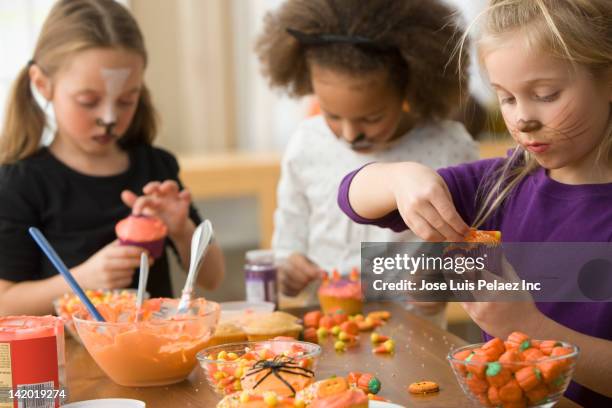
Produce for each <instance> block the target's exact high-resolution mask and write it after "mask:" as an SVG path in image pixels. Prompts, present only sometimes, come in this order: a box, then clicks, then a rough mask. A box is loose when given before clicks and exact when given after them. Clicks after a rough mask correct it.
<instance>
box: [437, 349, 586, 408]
mask: <svg viewBox="0 0 612 408" xmlns="http://www.w3.org/2000/svg"><path fill="white" fill-rule="evenodd" d="M559 343H560V344H561V345H562V347H566V348H569V349H571V350H572V351H571V353H569V354H565V355H562V356H556V357H550V356H545V357H543V358H540V359H537V360H535V361H518V362H503V363H498V364H499V365H497V366H493V367H491V370H492V371H489V373H495V372H496V371H497V370H498V369H500V368H501V370H505V371H507V373H498V374H499V375H500V376H505V379H504V380H500V381H501V382H505V383H506V384H507V383H508V382H509V381H517V378H520V379H521V383H522V384H524V385H523V386H524V387H525V388H527V390H525V389H523V386H519V388H520V390H521V392H520V395H521V396H520V400H519V401H518V403H517V405H513V406H525V407H534V408H535V407H538V408H549V407H552V406H554V405H555V403H556V402H557V401H558V400H559V399H560V398H561V396H562V395H563V393H564V392H565V390H566V389H567V386H568V385H569V383H570V380H571V379H572V375H573V373H574V368H575V367H576V360H577V358H578V355H579V354H580V350H579V348H578V347H577V346H574V345H572V344H569V343H564V342H559ZM483 344H484V343H478V344H471V345H469V346H464V347H459V348H457V349H454V350H451V352H450V353H449V354H448V357H447V359H448V360H449V362H450V365H451V367H452V368H453V372H454V373H455V377H457V381H459V385H461V389H462V390H463V392H464V393H465V394H466V395H467V396H468V397H469V398H470V399H471V400H472V401H474V402H476V403H477V404H479V405H478V406H481V407H501V406H503V403H504V399H505V400H507V399H508V398H513V399H514V398H518V392H512V391H513V390H511V389H510V388H506V390H505V391H504V393H503V394H501V389H502V388H503V386H504V385H505V384H503V385H493V384H492V382H494V381H491V380H490V379H489V378H490V377H488V376H487V369H489V367H490V366H491V365H492V364H493V363H487V362H471V361H463V360H460V359H457V358H455V357H453V356H454V355H456V354H457V353H460V352H463V351H465V350H475V349H477V348H479V347H481V346H482V345H483ZM525 367H530V369H528V370H525V371H524V372H523V373H520V374H518V377H517V372H518V371H519V370H521V369H523V368H525ZM543 373H546V375H544V374H543ZM525 374H526V375H527V376H525ZM527 377H529V382H528V381H527ZM505 380H508V381H505ZM517 385H518V382H517ZM510 387H514V391H516V387H515V385H514V384H512V385H510ZM492 388H493V389H492ZM502 396H503V399H502V400H501V402H500V398H501V397H502ZM506 402H507V403H509V401H506ZM521 404H522V405H521Z"/></svg>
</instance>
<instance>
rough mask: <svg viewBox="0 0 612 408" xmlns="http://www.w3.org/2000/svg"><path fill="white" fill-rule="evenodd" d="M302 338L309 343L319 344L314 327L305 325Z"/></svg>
mask: <svg viewBox="0 0 612 408" xmlns="http://www.w3.org/2000/svg"><path fill="white" fill-rule="evenodd" d="M304 340H305V341H308V342H311V343H315V344H319V336H318V335H317V329H315V328H314V327H307V328H306V329H304Z"/></svg>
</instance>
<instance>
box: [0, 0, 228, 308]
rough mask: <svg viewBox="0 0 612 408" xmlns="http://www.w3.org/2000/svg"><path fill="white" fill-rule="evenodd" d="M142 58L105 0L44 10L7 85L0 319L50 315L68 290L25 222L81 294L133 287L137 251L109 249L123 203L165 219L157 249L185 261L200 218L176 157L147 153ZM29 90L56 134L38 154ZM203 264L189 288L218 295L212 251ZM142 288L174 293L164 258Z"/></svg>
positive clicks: (117, 10) (218, 262) (129, 26)
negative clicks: (47, 108) (43, 103)
mask: <svg viewBox="0 0 612 408" xmlns="http://www.w3.org/2000/svg"><path fill="white" fill-rule="evenodd" d="M146 62H147V54H146V50H145V47H144V41H143V38H142V35H141V32H140V30H139V28H138V25H137V24H136V21H135V20H134V19H133V17H132V16H131V15H130V13H129V12H128V11H127V10H126V9H125V8H124V7H123V6H121V5H120V4H118V3H116V2H115V1H113V0H103V1H100V0H76V1H75V0H61V1H58V2H57V3H56V4H55V6H54V7H53V9H52V10H51V12H50V14H49V16H48V17H47V20H46V21H45V24H44V25H43V28H42V30H41V33H40V36H39V38H38V42H37V44H36V48H35V51H34V57H33V59H32V60H31V61H30V62H29V63H28V64H27V66H25V67H24V68H23V69H22V70H21V72H20V73H19V76H18V78H17V80H16V82H15V84H14V87H13V90H12V94H11V96H10V101H9V105H8V110H7V115H6V121H5V124H4V128H3V131H2V137H0V163H1V164H2V166H1V167H0V315H7V314H42V313H49V312H50V311H51V310H52V307H51V302H52V300H53V299H54V298H56V297H58V296H60V295H62V294H63V293H65V292H67V291H69V288H68V286H67V284H66V283H65V282H64V281H63V279H62V278H61V277H60V276H59V275H57V274H56V272H55V270H54V269H53V267H52V266H51V265H50V263H49V262H48V261H47V260H46V258H45V257H44V256H42V253H41V252H40V251H39V250H38V248H37V247H36V246H35V244H34V242H33V241H32V239H31V238H30V237H29V235H28V233H27V228H28V227H30V226H36V227H38V228H39V229H40V230H41V231H42V232H43V233H44V234H45V235H46V236H47V238H48V239H49V241H50V242H51V244H52V245H53V246H54V247H55V249H56V250H57V252H58V253H59V255H60V256H61V257H62V258H63V259H64V261H65V262H66V264H67V266H68V267H69V268H70V269H71V272H72V273H73V274H74V276H75V278H76V279H77V281H78V282H79V283H80V284H81V286H83V287H84V288H85V289H115V288H125V287H135V285H136V283H137V281H138V279H137V276H135V274H134V272H135V269H136V268H137V267H138V265H139V259H140V254H141V252H142V251H143V250H142V249H141V248H139V247H132V246H121V245H119V244H118V242H117V240H116V237H115V234H114V225H115V224H116V223H117V222H118V221H119V220H120V219H122V218H124V217H126V216H127V215H129V214H130V211H131V210H130V207H132V206H135V208H138V210H137V212H145V213H150V214H155V215H156V216H158V217H160V218H161V219H162V220H163V221H164V222H165V223H166V225H167V227H168V238H167V239H166V245H168V246H170V247H172V248H173V249H174V250H175V252H176V253H177V255H178V256H179V259H180V261H181V263H182V264H183V266H186V265H188V264H189V251H190V248H189V247H190V239H191V235H192V233H193V231H194V229H195V226H196V225H197V224H198V223H199V222H200V217H199V216H198V214H197V212H196V210H195V208H194V207H193V206H192V205H191V199H190V196H189V193H188V192H187V191H185V190H183V188H182V185H181V183H180V180H179V178H178V173H179V168H178V164H177V161H176V159H175V158H174V156H173V155H172V154H170V153H168V152H166V151H164V150H161V149H157V148H154V147H153V146H151V144H152V141H153V139H154V137H155V134H156V120H155V111H154V108H153V106H152V103H151V99H150V96H149V92H148V90H147V88H146V86H145V84H144V81H143V77H144V69H145V66H146ZM31 86H33V87H34V88H35V89H36V90H37V91H38V92H39V93H40V95H41V96H42V97H43V98H44V99H46V100H47V101H48V102H50V103H52V104H53V109H54V113H55V118H56V122H57V129H56V130H55V135H54V138H53V141H52V142H51V143H50V144H49V146H48V147H40V146H41V136H42V133H43V129H44V128H45V126H46V118H45V113H44V112H43V110H42V109H41V108H40V106H39V105H38V103H37V102H36V100H35V99H34V95H33V93H32V90H31ZM137 193H138V194H140V193H144V196H141V197H138V196H137ZM202 268H203V271H202V273H200V275H199V276H200V278H199V283H200V284H201V285H202V286H204V287H206V288H208V289H211V288H214V287H216V286H217V285H218V284H219V283H220V281H221V279H222V277H223V274H224V262H223V255H222V253H221V250H220V248H219V247H218V246H217V245H216V244H213V245H212V246H211V248H210V250H209V251H208V254H207V256H206V259H205V260H204V262H203V265H202ZM148 290H149V292H150V293H151V295H152V296H154V297H155V296H172V289H171V287H170V277H169V270H168V260H167V258H166V254H165V253H164V254H163V255H162V257H161V258H159V259H157V260H155V262H154V264H153V265H152V268H151V271H150V278H149V285H148Z"/></svg>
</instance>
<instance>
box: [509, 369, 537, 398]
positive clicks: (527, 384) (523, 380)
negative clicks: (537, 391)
mask: <svg viewBox="0 0 612 408" xmlns="http://www.w3.org/2000/svg"><path fill="white" fill-rule="evenodd" d="M514 378H516V382H518V385H519V386H520V387H521V388H522V389H523V391H525V392H526V391H531V390H532V389H534V388H535V387H537V386H538V385H539V384H540V383H541V382H542V374H541V373H540V370H539V369H538V368H536V367H534V366H528V367H523V368H521V369H520V370H518V371H517V372H516V373H514Z"/></svg>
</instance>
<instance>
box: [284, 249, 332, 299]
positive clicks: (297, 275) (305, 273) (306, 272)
mask: <svg viewBox="0 0 612 408" xmlns="http://www.w3.org/2000/svg"><path fill="white" fill-rule="evenodd" d="M279 270H280V283H281V290H282V292H283V293H284V294H285V295H287V296H297V295H298V294H299V293H300V292H301V291H302V290H304V288H305V287H306V286H307V285H308V284H309V283H310V282H312V281H315V280H317V279H321V277H322V276H323V273H324V271H323V269H321V268H320V267H319V266H318V265H316V264H315V263H313V262H312V261H311V260H310V259H308V258H306V257H305V256H304V255H303V254H300V253H293V254H291V256H289V258H288V259H287V260H286V261H285V262H283V264H281V266H280V268H279Z"/></svg>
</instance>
